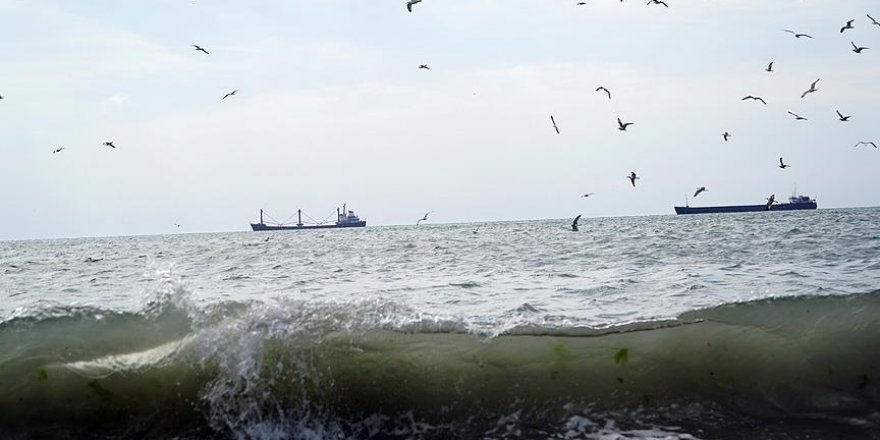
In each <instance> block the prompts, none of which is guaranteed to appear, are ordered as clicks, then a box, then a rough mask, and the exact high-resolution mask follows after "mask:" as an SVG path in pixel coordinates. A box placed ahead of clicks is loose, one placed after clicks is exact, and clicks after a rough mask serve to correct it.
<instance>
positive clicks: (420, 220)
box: [416, 0, 434, 226]
mask: <svg viewBox="0 0 880 440" xmlns="http://www.w3.org/2000/svg"><path fill="white" fill-rule="evenodd" d="M419 1H421V0H419ZM432 212H434V211H428V212H426V213H425V215H424V216H422V218H420V219H419V221H417V222H416V226H418V225H419V223H421V222H423V221H425V220H428V214H430V213H432Z"/></svg>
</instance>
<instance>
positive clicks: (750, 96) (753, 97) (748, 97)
mask: <svg viewBox="0 0 880 440" xmlns="http://www.w3.org/2000/svg"><path fill="white" fill-rule="evenodd" d="M747 99H751V100H753V101H761V104H764V105H767V101H764V98H761V97H760V96H752V95H749V96H746V97H745V98H743V99H740V101H745V100H747Z"/></svg>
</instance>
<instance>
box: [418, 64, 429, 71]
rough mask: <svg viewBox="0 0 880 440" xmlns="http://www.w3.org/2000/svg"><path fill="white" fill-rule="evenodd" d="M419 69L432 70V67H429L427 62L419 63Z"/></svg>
mask: <svg viewBox="0 0 880 440" xmlns="http://www.w3.org/2000/svg"><path fill="white" fill-rule="evenodd" d="M419 69H425V70H431V68H430V67H428V65H427V64H419Z"/></svg>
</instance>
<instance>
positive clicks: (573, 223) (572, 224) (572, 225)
mask: <svg viewBox="0 0 880 440" xmlns="http://www.w3.org/2000/svg"><path fill="white" fill-rule="evenodd" d="M580 219H581V215H580V214H578V216H577V217H575V218H574V221H573V222H571V230H572V231H577V230H578V220H580Z"/></svg>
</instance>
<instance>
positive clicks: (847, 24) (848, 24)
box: [840, 20, 855, 34]
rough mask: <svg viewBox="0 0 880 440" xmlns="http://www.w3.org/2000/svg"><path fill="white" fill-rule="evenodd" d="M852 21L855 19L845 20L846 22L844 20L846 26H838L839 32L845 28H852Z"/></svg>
mask: <svg viewBox="0 0 880 440" xmlns="http://www.w3.org/2000/svg"><path fill="white" fill-rule="evenodd" d="M854 21H855V20H847V22H846V26H844V27H842V28H840V33H841V34H842V33H843V31H845V30H847V29H852V28H853V25H852V24H853V22H854Z"/></svg>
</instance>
